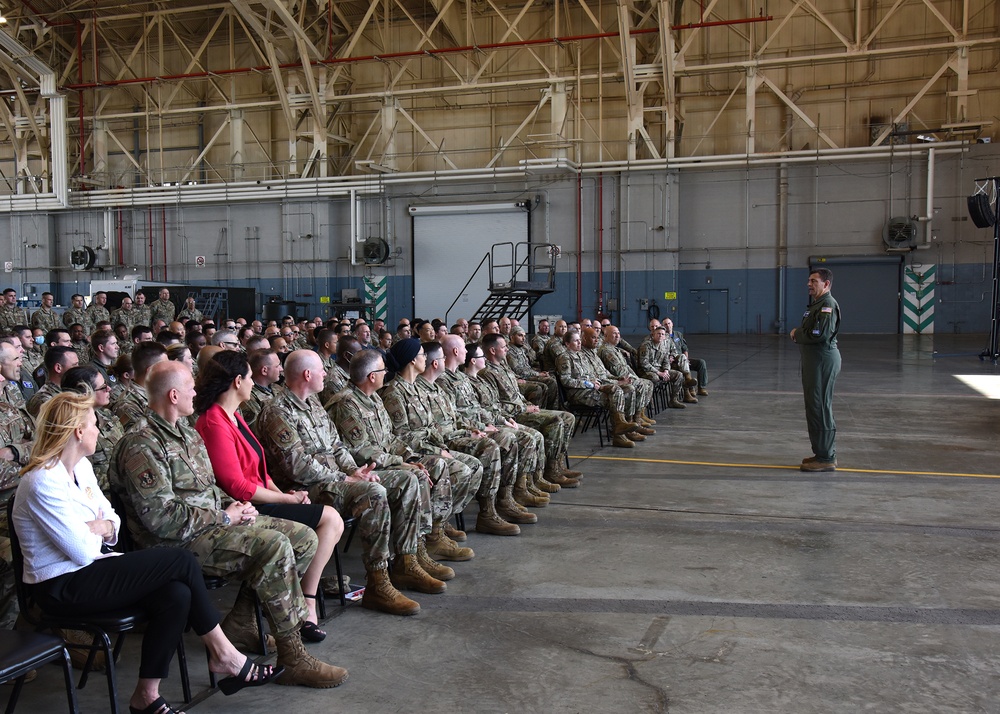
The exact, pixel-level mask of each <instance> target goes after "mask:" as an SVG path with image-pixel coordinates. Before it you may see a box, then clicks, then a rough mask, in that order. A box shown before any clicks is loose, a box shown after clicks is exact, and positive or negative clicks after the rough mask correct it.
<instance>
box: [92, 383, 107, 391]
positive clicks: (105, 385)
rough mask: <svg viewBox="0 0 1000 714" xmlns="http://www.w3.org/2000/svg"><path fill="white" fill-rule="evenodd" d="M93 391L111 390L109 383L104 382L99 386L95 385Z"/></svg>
mask: <svg viewBox="0 0 1000 714" xmlns="http://www.w3.org/2000/svg"><path fill="white" fill-rule="evenodd" d="M94 391H95V392H110V391H111V385H110V384H108V383H107V382H105V383H104V384H102V385H101V386H100V387H95V388H94Z"/></svg>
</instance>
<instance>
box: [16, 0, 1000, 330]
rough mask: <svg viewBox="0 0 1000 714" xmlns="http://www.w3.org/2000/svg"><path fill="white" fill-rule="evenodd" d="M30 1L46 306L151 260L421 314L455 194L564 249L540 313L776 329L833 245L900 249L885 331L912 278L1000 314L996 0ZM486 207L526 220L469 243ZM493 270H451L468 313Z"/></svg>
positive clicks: (30, 205) (961, 318)
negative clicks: (424, 257)
mask: <svg viewBox="0 0 1000 714" xmlns="http://www.w3.org/2000/svg"><path fill="white" fill-rule="evenodd" d="M2 9H3V15H4V18H5V19H6V20H7V22H6V24H5V25H3V26H2V29H0V41H2V44H3V47H2V56H0V65H2V67H3V72H2V73H0V85H2V87H0V91H2V94H3V96H4V98H5V99H6V101H4V102H3V103H2V105H0V134H3V135H4V140H3V141H2V142H0V228H2V229H3V230H4V231H5V232H6V233H7V234H8V235H9V236H10V240H9V242H4V243H3V244H0V260H3V261H4V263H5V268H6V270H7V272H8V273H9V275H8V281H9V282H10V283H11V284H12V285H13V286H15V287H17V288H18V289H19V294H20V295H22V296H24V297H26V298H28V299H31V298H33V297H34V298H37V296H40V294H41V292H42V291H43V290H51V291H52V292H53V293H55V295H56V299H57V302H58V303H59V304H65V303H66V302H68V298H69V295H70V294H72V293H74V292H78V291H79V292H83V293H85V294H87V292H88V290H87V286H88V284H89V281H90V280H92V279H107V278H115V277H122V276H125V275H132V274H138V275H140V276H141V277H143V278H145V279H147V280H152V281H164V282H177V283H182V284H183V283H197V284H199V285H212V284H225V285H230V286H239V287H250V288H253V289H256V290H257V291H258V295H259V301H260V302H263V301H264V300H267V299H270V298H276V297H277V296H280V297H281V299H283V300H289V301H296V302H300V303H302V304H303V305H304V306H305V307H303V310H304V312H307V313H310V314H312V313H315V314H321V315H323V314H325V313H327V312H329V310H330V308H329V306H328V303H327V302H326V300H325V299H329V300H331V301H332V302H336V301H337V296H338V295H340V291H341V290H343V289H344V288H349V289H358V290H363V289H364V282H363V279H364V278H366V277H368V278H370V279H373V280H374V281H376V282H378V283H380V284H382V285H384V289H385V292H386V296H387V300H388V305H387V314H388V315H389V317H390V318H394V317H397V316H400V315H408V314H413V313H414V311H415V307H416V306H419V305H421V304H422V302H421V301H422V299H423V298H424V297H426V296H425V295H422V291H423V290H425V289H427V286H429V284H430V283H429V282H428V281H424V283H423V286H422V285H421V281H420V280H419V278H418V279H417V280H414V274H415V270H414V265H415V253H417V252H419V250H420V247H419V242H417V241H415V237H414V226H415V221H416V220H419V219H417V218H415V217H414V215H413V214H412V211H411V209H413V208H417V209H418V210H428V209H430V210H433V209H434V208H435V207H439V208H440V207H444V208H445V209H447V210H449V211H452V212H453V213H452V214H451V215H452V221H453V223H452V225H451V226H450V227H446V230H447V231H454V232H455V236H454V237H455V240H456V241H457V243H458V244H466V245H467V246H472V247H471V248H470V249H469V253H470V255H471V254H475V253H476V251H477V248H476V243H477V242H482V244H483V245H482V246H480V248H481V250H479V253H478V255H479V256H480V257H482V256H484V255H485V254H486V253H487V252H489V250H490V246H491V245H492V244H493V243H498V242H504V241H511V242H518V241H521V240H531V241H535V242H547V243H551V244H553V245H555V246H558V258H557V260H556V270H557V274H556V283H557V288H558V289H557V290H556V291H555V292H554V293H552V294H551V295H547V296H545V297H543V298H542V299H541V300H540V301H539V302H538V304H537V305H536V306H535V313H536V314H547V315H564V316H567V317H569V316H574V317H575V316H578V315H593V314H597V313H606V314H609V315H610V316H612V317H613V318H614V319H615V321H616V322H617V323H619V324H620V325H621V326H622V328H623V331H624V332H626V333H634V332H637V331H640V330H641V329H642V328H643V327H644V326H645V322H646V319H647V307H648V305H649V304H650V302H648V301H652V304H653V305H655V307H656V310H657V311H658V312H659V313H660V314H661V315H668V314H669V315H672V316H673V317H674V318H675V322H677V323H678V324H679V325H680V326H682V327H684V328H686V329H687V330H688V331H689V332H693V333H727V334H741V333H761V334H767V333H776V332H782V331H784V330H785V328H786V327H787V326H788V325H787V322H788V315H789V314H793V315H794V314H795V313H796V311H797V310H798V309H799V307H800V305H801V303H802V296H801V294H800V293H801V291H800V290H797V289H792V290H790V289H789V285H792V286H797V285H801V284H802V282H803V281H804V278H805V275H806V273H807V271H808V267H809V265H810V261H811V260H816V259H819V260H822V259H838V260H840V261H841V263H842V264H843V265H845V266H848V267H849V270H848V272H847V273H845V274H844V277H847V276H848V275H850V276H851V277H850V280H851V282H850V284H851V285H852V286H859V287H861V286H864V285H866V284H867V283H868V282H869V281H868V280H867V275H868V273H866V272H865V271H866V269H867V268H868V267H871V266H872V265H878V264H880V263H881V262H882V261H885V260H888V261H889V262H890V263H892V265H893V266H894V268H892V269H891V270H895V273H896V274H898V275H897V279H896V285H895V286H893V287H895V291H894V290H893V289H891V288H890V289H889V290H888V291H887V292H886V293H885V299H884V300H883V297H873V300H874V303H875V304H882V306H883V307H884V313H885V314H884V315H883V316H882V317H883V318H884V321H883V322H881V323H879V322H877V321H876V322H875V323H873V324H872V325H858V326H856V329H857V330H858V331H860V332H899V331H903V330H905V329H907V328H908V326H907V322H906V320H905V319H904V310H903V309H902V307H901V306H900V304H899V302H898V299H897V301H896V304H893V303H892V295H893V293H894V292H895V295H896V296H897V298H898V295H899V294H900V293H901V292H902V291H903V286H904V283H905V281H906V280H907V279H908V278H907V276H909V279H910V280H911V281H912V280H918V281H923V280H925V279H926V280H928V281H932V280H933V281H936V284H935V288H936V290H935V295H934V297H935V300H936V305H935V309H934V310H933V319H932V323H933V324H932V325H931V326H930V328H929V329H935V330H936V331H938V332H942V331H943V332H949V333H969V332H982V331H985V330H988V329H989V324H990V300H991V298H990V290H991V269H990V268H991V264H992V254H993V245H992V236H991V235H989V232H988V231H983V230H981V229H976V228H975V226H974V225H973V224H972V222H971V221H970V220H969V217H968V214H967V210H966V196H968V195H969V194H972V193H974V192H975V191H976V190H977V183H976V181H975V179H977V178H982V177H989V176H992V174H993V173H996V172H997V169H996V165H997V160H996V158H997V157H996V150H995V148H994V147H993V146H992V143H991V142H992V140H994V139H996V137H997V126H996V122H997V119H996V117H997V116H998V105H1000V86H998V83H997V81H996V80H997V72H998V64H1000V10H998V8H997V7H996V4H995V3H993V2H991V1H990V0H947V1H941V0H900V1H899V2H894V3H883V2H874V1H868V0H855V1H851V0H836V1H835V2H824V3H821V4H818V3H812V2H808V1H807V2H802V1H796V2H792V1H791V0H785V1H778V2H773V1H772V2H765V3H763V4H760V5H754V4H753V3H743V2H735V1H731V0H707V1H703V2H691V1H690V0H689V1H686V2H685V0H673V1H667V0H664V1H662V2H626V1H625V0H620V1H619V2H616V3H610V2H608V3H605V2H588V1H587V0H581V1H579V2H572V3H569V2H543V3H538V2H532V1H526V2H515V3H497V2H492V1H485V0H484V1H482V2H457V1H448V0H421V1H420V2H416V1H414V0H398V1H395V2H387V1H384V0H383V1H382V2H379V1H378V0H371V1H370V2H368V1H358V2H334V1H332V0H299V1H297V2H292V1H290V0H265V1H263V2H251V1H249V0H232V1H231V2H221V3H204V2H193V1H189V0H173V1H171V2H155V1H149V2H147V1H144V0H140V1H139V2H129V3H123V2H120V1H119V0H87V1H86V2H83V1H82V0H81V1H80V2H72V1H71V2H65V1H64V0H30V2H29V1H28V0H24V1H23V2H10V3H6V4H5V5H4V6H3V8H2ZM979 188H980V189H981V188H983V186H982V185H980V186H979ZM470 204H520V205H521V206H522V207H523V208H522V209H521V210H522V211H524V212H525V213H527V214H528V215H527V216H526V217H525V220H524V223H523V225H521V224H520V223H519V224H518V227H517V228H516V229H511V228H510V227H509V226H500V227H498V228H496V229H495V230H486V231H483V232H479V231H476V230H474V231H472V232H469V233H467V234H465V235H464V236H463V235H462V227H463V226H464V225H466V223H467V221H468V220H469V219H468V218H463V211H464V210H465V209H468V213H469V214H470V215H472V211H473V210H475V206H472V207H471V208H470ZM381 241H384V242H385V245H386V247H387V250H385V251H384V253H383V255H384V256H385V257H384V258H382V260H381V261H380V262H373V261H372V260H370V259H366V257H365V256H366V254H365V250H364V248H365V245H366V244H369V243H372V242H375V243H376V244H378V243H380V242H381ZM80 247H86V248H90V249H91V250H93V251H94V253H95V256H96V260H95V262H94V265H93V267H92V268H91V269H74V268H73V267H72V266H71V265H70V262H69V261H70V255H71V253H72V251H73V250H74V248H80ZM380 257H381V256H380ZM845 258H848V259H849V260H848V261H847V262H844V260H843V259H845ZM476 262H477V261H473V262H471V263H469V262H468V261H464V260H456V261H455V264H454V265H453V266H452V270H451V272H450V275H451V282H452V283H453V284H452V285H448V286H446V287H441V286H440V285H437V284H435V285H434V288H435V289H438V290H439V291H444V292H448V289H450V290H451V293H450V294H447V295H445V294H442V295H436V296H435V297H436V298H437V299H439V300H441V301H444V302H443V304H446V305H448V306H449V307H450V308H451V310H452V312H451V314H449V315H448V318H449V319H451V320H453V319H454V318H456V317H459V316H462V315H461V314H459V313H461V312H463V308H464V307H468V308H469V309H468V310H464V312H465V313H471V312H472V311H474V309H475V307H476V305H477V304H478V302H479V297H478V294H472V295H471V296H470V295H469V294H467V292H466V293H463V292H462V286H463V285H464V284H465V283H466V281H467V280H468V279H469V278H470V277H471V276H472V273H473V271H474V270H475V267H476ZM854 268H858V271H857V275H856V276H855V273H854ZM891 270H890V272H891ZM480 277H481V275H480ZM889 278H890V280H891V279H892V275H890V276H889ZM841 284H842V285H843V284H844V283H841ZM921 284H923V283H921ZM324 298H325V299H324ZM452 302H455V304H454V305H452ZM883 303H884V304H883ZM425 304H428V305H434V306H435V307H436V306H437V305H438V303H436V302H433V301H431V302H430V303H425ZM428 309H431V308H428ZM432 316H437V317H445V315H444V314H433V315H432V314H428V315H425V317H428V318H429V317H432ZM466 316H467V315H466ZM921 329H923V330H926V329H928V326H927V325H918V326H917V331H921Z"/></svg>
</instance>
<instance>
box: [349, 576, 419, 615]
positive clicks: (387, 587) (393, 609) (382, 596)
mask: <svg viewBox="0 0 1000 714" xmlns="http://www.w3.org/2000/svg"><path fill="white" fill-rule="evenodd" d="M361 607H364V608H367V609H369V610H378V611H379V612H387V613H389V614H390V615H416V614H417V613H418V612H420V603H418V602H415V601H414V600H411V599H410V598H408V597H406V596H405V595H403V593H401V592H399V590H397V589H396V588H395V587H394V586H393V584H392V582H391V581H390V580H389V572H388V570H386V569H385V568H372V569H371V570H369V571H368V581H367V582H366V583H365V594H364V595H363V596H362V597H361Z"/></svg>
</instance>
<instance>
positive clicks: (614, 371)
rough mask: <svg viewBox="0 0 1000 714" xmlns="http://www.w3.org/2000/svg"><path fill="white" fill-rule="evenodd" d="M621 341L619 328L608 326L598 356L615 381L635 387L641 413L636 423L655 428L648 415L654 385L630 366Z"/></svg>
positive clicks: (637, 416)
mask: <svg viewBox="0 0 1000 714" xmlns="http://www.w3.org/2000/svg"><path fill="white" fill-rule="evenodd" d="M621 339H622V335H621V332H620V331H619V330H618V328H617V327H615V326H614V325H606V326H605V327H604V341H603V342H602V343H601V346H600V347H599V348H598V349H597V356H598V357H599V358H600V360H601V362H602V363H604V367H605V369H607V370H608V372H610V373H611V375H612V376H613V377H614V378H615V379H627V380H629V382H631V383H632V385H633V386H634V387H635V398H636V405H637V406H638V407H639V413H638V414H637V415H636V419H635V421H636V423H637V424H643V425H645V426H653V425H654V424H656V422H655V421H654V420H653V419H650V418H649V416H647V414H646V410H647V409H648V408H649V403H650V400H652V398H653V383H652V382H651V381H650V380H648V379H644V378H642V377H640V376H639V375H638V374H636V373H635V370H634V369H632V365H630V364H629V360H628V357H627V356H626V355H627V354H628V353H627V351H626V350H624V349H622V348H621V347H620V346H619V345H620V344H621Z"/></svg>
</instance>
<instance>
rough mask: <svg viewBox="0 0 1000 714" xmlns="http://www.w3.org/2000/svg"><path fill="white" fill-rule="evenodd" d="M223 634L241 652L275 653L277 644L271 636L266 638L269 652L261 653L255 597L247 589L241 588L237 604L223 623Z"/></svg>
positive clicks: (235, 603) (237, 596)
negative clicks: (254, 603)
mask: <svg viewBox="0 0 1000 714" xmlns="http://www.w3.org/2000/svg"><path fill="white" fill-rule="evenodd" d="M222 632H223V633H224V634H225V635H226V637H227V638H228V639H229V641H230V642H232V643H233V647H235V648H236V649H238V650H240V651H241V652H252V653H254V654H271V653H272V652H274V649H275V643H274V638H273V637H271V635H267V636H266V642H267V652H261V651H260V631H259V630H258V629H257V616H256V613H255V612H254V605H253V595H252V594H251V593H250V592H249V591H247V590H246V588H245V587H241V588H240V591H239V593H237V595H236V602H234V603H233V609H232V610H230V611H229V614H228V615H226V618H225V619H224V620H223V621H222Z"/></svg>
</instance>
